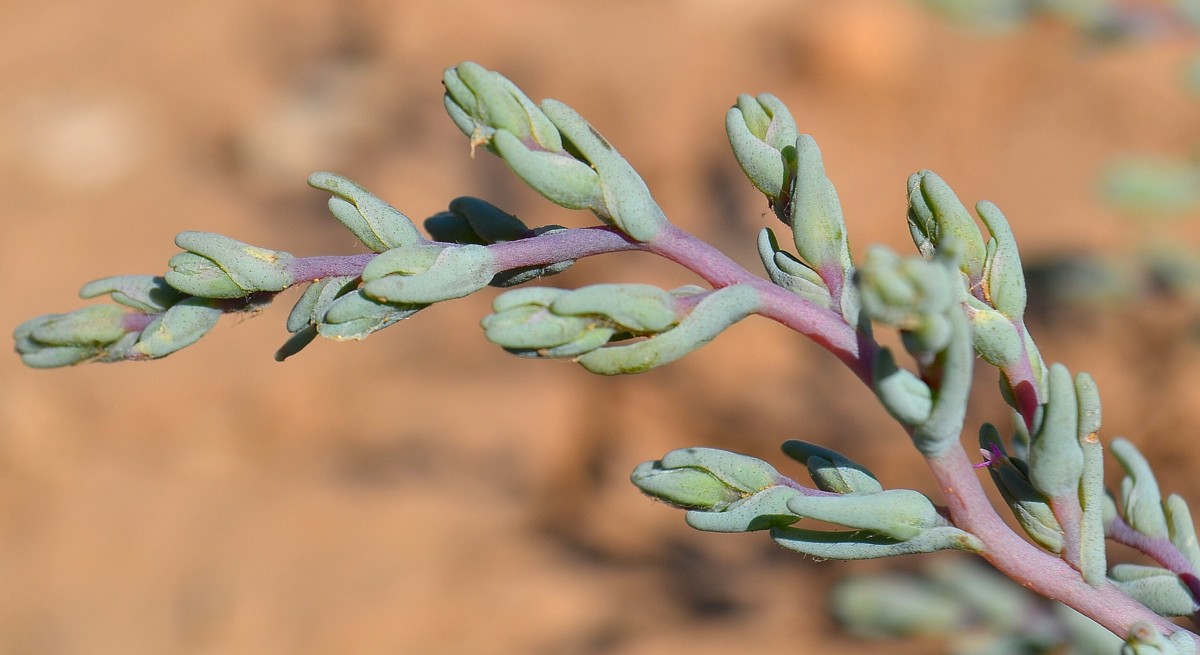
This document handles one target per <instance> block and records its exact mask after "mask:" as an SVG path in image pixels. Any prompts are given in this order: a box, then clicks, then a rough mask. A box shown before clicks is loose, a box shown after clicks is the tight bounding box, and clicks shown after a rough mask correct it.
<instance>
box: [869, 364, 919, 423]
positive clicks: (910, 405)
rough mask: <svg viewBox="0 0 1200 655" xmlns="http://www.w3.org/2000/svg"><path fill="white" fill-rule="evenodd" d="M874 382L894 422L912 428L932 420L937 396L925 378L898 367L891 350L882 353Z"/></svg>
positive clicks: (873, 375) (876, 392)
mask: <svg viewBox="0 0 1200 655" xmlns="http://www.w3.org/2000/svg"><path fill="white" fill-rule="evenodd" d="M872 379H873V381H874V386H875V395H876V396H878V398H879V401H880V403H882V404H883V407H884V409H886V410H887V412H888V414H891V415H892V418H894V419H896V420H897V421H900V423H902V424H904V425H906V426H910V427H911V426H915V425H921V424H922V423H924V422H925V421H927V420H929V415H930V414H931V413H932V412H933V392H932V391H931V390H930V389H929V385H927V384H925V382H924V381H922V380H921V378H919V377H917V376H916V375H915V374H913V373H912V372H911V371H909V370H908V369H905V368H900V367H899V366H897V365H896V359H895V357H893V356H892V351H891V350H889V349H887V348H881V349H880V350H879V353H878V354H877V355H876V357H875V366H874V370H873V373H872Z"/></svg>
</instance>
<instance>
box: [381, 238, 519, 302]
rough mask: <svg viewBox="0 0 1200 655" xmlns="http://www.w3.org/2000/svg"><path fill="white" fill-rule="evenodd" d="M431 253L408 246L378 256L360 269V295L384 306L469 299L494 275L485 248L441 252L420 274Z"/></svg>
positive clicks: (449, 249)
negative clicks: (385, 304) (361, 285)
mask: <svg viewBox="0 0 1200 655" xmlns="http://www.w3.org/2000/svg"><path fill="white" fill-rule="evenodd" d="M434 252H435V251H434V250H433V249H431V248H427V247H424V246H416V247H412V246H409V247H404V248H396V249H393V250H389V251H387V252H384V253H382V254H380V255H379V256H378V257H376V258H375V259H373V260H372V261H371V262H370V263H369V264H367V266H366V268H364V269H363V274H362V279H363V287H362V291H363V293H364V294H366V295H367V296H370V297H371V298H374V299H375V300H378V301H380V302H385V303H392V304H420V305H428V304H432V303H435V302H441V301H443V300H452V299H454V298H462V297H464V296H469V295H471V294H472V293H475V292H476V291H478V290H480V289H482V288H484V287H485V286H487V284H488V282H489V281H490V280H491V279H492V277H493V276H494V275H495V274H496V273H497V271H496V267H495V263H494V260H493V258H492V253H491V251H490V250H488V249H487V247H485V246H478V245H473V244H468V245H463V246H451V247H447V248H443V249H441V250H440V251H437V252H436V256H435V257H434V258H433V261H432V262H431V263H429V265H428V267H427V268H424V270H422V267H424V266H425V263H426V262H427V261H428V257H429V255H430V254H433V253H434ZM392 253H394V255H393V254H392Z"/></svg>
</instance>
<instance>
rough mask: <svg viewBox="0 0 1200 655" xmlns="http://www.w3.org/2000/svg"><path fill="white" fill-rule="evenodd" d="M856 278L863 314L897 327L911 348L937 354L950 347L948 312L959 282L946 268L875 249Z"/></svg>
mask: <svg viewBox="0 0 1200 655" xmlns="http://www.w3.org/2000/svg"><path fill="white" fill-rule="evenodd" d="M855 281H856V285H857V287H858V289H859V294H860V296H861V300H862V306H863V310H864V311H865V312H866V314H867V316H869V317H870V318H871V319H873V320H876V321H879V322H881V323H884V324H886V325H891V326H894V327H897V328H899V329H900V330H902V331H903V332H904V334H903V336H904V338H905V346H906V347H907V348H908V349H909V350H910V351H911V352H914V353H933V352H939V351H941V350H944V349H945V348H946V346H947V345H949V343H950V339H951V337H952V334H953V328H952V326H951V324H950V319H949V318H948V317H947V312H949V311H950V310H951V309H952V308H953V309H954V311H957V308H956V307H955V305H956V304H957V303H956V299H957V297H958V295H959V288H958V285H959V283H958V282H957V280H955V279H954V278H953V277H952V273H951V271H949V270H947V269H946V267H945V266H943V265H941V264H939V263H935V262H929V261H926V260H924V259H920V258H916V257H906V258H901V257H898V256H897V255H896V254H895V253H893V252H892V251H890V250H888V249H886V248H883V247H874V248H871V249H870V250H869V251H868V252H867V257H866V260H865V261H864V262H863V264H862V266H861V267H860V268H859V269H858V273H857V275H856V278H855Z"/></svg>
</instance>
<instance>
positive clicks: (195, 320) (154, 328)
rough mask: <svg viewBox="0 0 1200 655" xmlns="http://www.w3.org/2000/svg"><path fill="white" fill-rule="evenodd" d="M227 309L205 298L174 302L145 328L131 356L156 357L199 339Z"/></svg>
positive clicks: (165, 354) (133, 347)
mask: <svg viewBox="0 0 1200 655" xmlns="http://www.w3.org/2000/svg"><path fill="white" fill-rule="evenodd" d="M222 313H224V312H222V311H221V309H220V308H218V307H213V306H212V304H211V302H210V301H208V300H207V299H204V298H188V299H187V300H183V301H180V302H177V303H175V304H174V305H172V306H171V307H170V308H168V309H167V311H165V312H163V313H162V314H160V315H159V316H157V317H156V318H155V319H154V320H153V321H151V323H150V324H149V325H147V326H146V329H144V330H142V333H141V335H140V336H139V337H138V340H137V343H136V344H134V345H133V346H132V347H131V348H130V349H129V354H128V355H127V356H128V357H131V358H135V359H142V358H145V359H157V358H159V357H166V356H167V355H170V354H171V353H173V352H175V351H177V350H180V349H182V348H186V347H187V346H190V345H192V344H193V343H196V342H197V341H199V340H200V338H201V337H203V336H204V335H205V334H208V331H209V330H211V329H212V328H213V326H214V325H216V324H217V320H218V319H219V318H221V314H222Z"/></svg>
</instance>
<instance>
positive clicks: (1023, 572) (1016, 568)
mask: <svg viewBox="0 0 1200 655" xmlns="http://www.w3.org/2000/svg"><path fill="white" fill-rule="evenodd" d="M928 462H929V467H930V470H931V471H932V472H933V476H934V478H935V479H936V480H937V482H938V486H939V487H940V488H941V491H942V496H943V497H944V498H945V500H946V503H947V507H948V509H949V511H950V518H951V520H952V521H953V523H954V525H955V526H957V527H959V528H961V529H963V530H966V531H968V532H970V533H972V534H974V535H975V536H976V537H978V538H979V539H980V541H982V542H983V543H984V550H983V552H981V553H980V555H982V556H983V557H984V558H985V559H986V560H987V561H988V562H990V563H991V564H992V566H994V567H996V569H998V570H999V571H1000V572H1002V573H1004V574H1005V575H1007V576H1008V577H1010V578H1012V579H1013V580H1015V581H1016V582H1018V583H1020V584H1021V585H1022V586H1025V587H1027V588H1029V589H1032V590H1033V591H1035V592H1037V593H1038V594H1041V595H1042V596H1045V597H1046V598H1049V599H1051V600H1056V601H1059V602H1061V603H1063V604H1065V605H1067V606H1068V607H1071V608H1072V609H1075V610H1076V611H1078V612H1080V613H1081V614H1083V615H1085V616H1087V617H1088V618H1090V619H1092V620H1093V621H1096V622H1097V623H1099V624H1100V625H1103V626H1104V627H1105V628H1107V629H1108V630H1110V631H1112V632H1113V633H1115V634H1117V635H1124V634H1129V631H1130V629H1131V628H1132V627H1133V625H1134V623H1136V622H1138V621H1146V622H1149V623H1150V624H1151V625H1154V626H1155V627H1156V628H1158V629H1159V630H1160V631H1161V632H1162V633H1163V634H1167V635H1169V634H1172V633H1174V632H1177V631H1179V630H1183V628H1180V627H1179V626H1177V625H1175V624H1174V623H1171V622H1170V621H1168V620H1167V619H1165V618H1163V617H1161V616H1159V615H1158V614H1155V613H1154V612H1151V611H1150V610H1149V609H1147V608H1146V607H1145V606H1144V605H1142V604H1141V603H1138V602H1137V601H1135V600H1133V599H1132V598H1130V597H1128V596H1126V595H1125V594H1124V593H1122V592H1121V591H1120V590H1119V589H1118V588H1117V587H1116V586H1115V585H1113V584H1111V583H1107V582H1106V583H1104V584H1103V585H1102V586H1100V587H1092V586H1090V585H1088V584H1087V583H1086V582H1084V581H1083V578H1082V577H1080V575H1079V572H1078V571H1076V570H1075V569H1074V568H1072V567H1071V566H1070V565H1068V564H1067V563H1066V562H1065V561H1063V560H1062V559H1059V558H1057V557H1054V556H1052V555H1050V554H1049V553H1046V552H1045V551H1042V550H1040V549H1038V548H1037V547H1035V546H1033V545H1032V544H1030V543H1029V542H1027V541H1025V540H1024V539H1022V538H1020V537H1019V536H1018V535H1017V534H1016V533H1015V532H1013V531H1012V530H1011V529H1010V528H1009V527H1008V525H1007V524H1005V523H1004V521H1003V520H1002V519H1001V518H1000V515H999V514H997V513H996V510H995V507H994V506H993V505H992V503H991V502H990V501H989V500H988V498H987V495H986V493H984V490H983V486H982V485H981V484H980V483H979V478H978V476H977V475H976V473H975V470H974V469H973V468H972V467H971V463H970V461H969V460H968V459H967V455H966V453H965V452H964V451H963V449H962V447H961V446H960V445H955V446H954V447H951V448H948V449H946V451H945V452H943V453H941V454H939V455H937V456H934V457H931V458H929V459H928ZM1194 638H1196V639H1197V640H1198V641H1200V637H1194Z"/></svg>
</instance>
